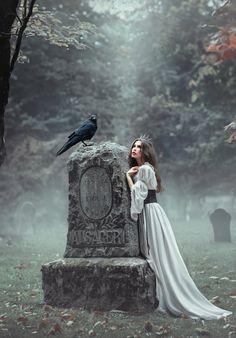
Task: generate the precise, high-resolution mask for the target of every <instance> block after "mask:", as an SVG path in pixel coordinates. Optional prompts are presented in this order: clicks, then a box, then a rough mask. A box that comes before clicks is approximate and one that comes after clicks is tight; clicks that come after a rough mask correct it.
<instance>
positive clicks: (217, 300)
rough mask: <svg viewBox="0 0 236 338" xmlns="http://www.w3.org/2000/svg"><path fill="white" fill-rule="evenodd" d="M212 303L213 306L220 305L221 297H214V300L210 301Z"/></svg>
mask: <svg viewBox="0 0 236 338" xmlns="http://www.w3.org/2000/svg"><path fill="white" fill-rule="evenodd" d="M210 302H211V303H212V304H216V303H220V297H219V296H215V297H213V298H212V299H211V300H210Z"/></svg>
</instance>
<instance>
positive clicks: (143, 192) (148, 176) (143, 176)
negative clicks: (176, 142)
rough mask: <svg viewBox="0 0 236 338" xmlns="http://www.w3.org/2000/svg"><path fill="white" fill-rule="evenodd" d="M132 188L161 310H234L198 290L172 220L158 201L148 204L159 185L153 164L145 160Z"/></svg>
mask: <svg viewBox="0 0 236 338" xmlns="http://www.w3.org/2000/svg"><path fill="white" fill-rule="evenodd" d="M134 181H135V184H134V185H133V186H132V188H131V217H132V219H134V220H136V221H137V220H138V215H139V217H140V218H142V219H143V221H142V224H141V226H140V227H139V231H140V249H141V252H142V254H143V255H144V256H145V257H146V259H147V261H148V263H149V265H150V267H151V268H152V270H153V271H154V273H155V276H156V296H157V299H158V300H159V305H158V310H159V311H161V312H170V313H172V314H174V315H176V316H181V315H185V316H188V317H190V318H193V319H199V318H202V319H206V320H210V319H219V318H221V317H225V316H229V315H230V314H232V312H230V311H227V310H224V309H221V308H219V307H217V306H215V305H213V304H212V303H211V302H210V301H208V300H207V299H206V298H205V297H204V296H203V294H202V293H201V292H200V291H199V290H198V288H197V286H196V285H195V283H194V281H193V280H192V278H191V276H190V275H189V273H188V270H187V268H186V265H185V263H184V261H183V258H182V256H181V254H180V252H179V249H178V246H177V243H176V240H175V236H174V233H173V230H172V228H171V225H170V222H169V220H168V218H167V216H166V214H165V212H164V210H163V209H162V207H161V206H160V205H159V204H158V203H149V204H144V200H145V198H146V197H147V194H148V190H149V189H151V190H153V189H156V186H157V181H156V177H155V172H154V170H153V167H152V166H151V164H149V163H148V162H145V164H144V165H142V166H141V167H140V168H139V171H138V173H137V174H136V175H135V177H134Z"/></svg>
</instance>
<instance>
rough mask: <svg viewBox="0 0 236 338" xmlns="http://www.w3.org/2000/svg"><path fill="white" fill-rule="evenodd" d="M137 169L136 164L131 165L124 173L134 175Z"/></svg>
mask: <svg viewBox="0 0 236 338" xmlns="http://www.w3.org/2000/svg"><path fill="white" fill-rule="evenodd" d="M138 170H139V167H138V166H136V167H132V168H130V169H129V170H128V171H127V173H126V175H129V176H134V175H135V174H137V172H138Z"/></svg>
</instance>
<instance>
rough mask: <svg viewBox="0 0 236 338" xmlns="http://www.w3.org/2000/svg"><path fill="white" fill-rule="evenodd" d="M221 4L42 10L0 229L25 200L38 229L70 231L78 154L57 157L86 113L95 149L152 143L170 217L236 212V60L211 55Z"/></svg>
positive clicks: (14, 96) (17, 112)
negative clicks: (93, 126)
mask: <svg viewBox="0 0 236 338" xmlns="http://www.w3.org/2000/svg"><path fill="white" fill-rule="evenodd" d="M221 3H222V1H205V0H204V1H203V0H199V1H195V0H165V1H163V2H162V1H156V0H150V1H144V0H143V1H142V0H139V1H129V2H128V4H127V1H104V0H99V1H92V0H91V1H76V0H67V1H64V0H62V1H60V2H55V1H51V0H47V1H38V3H37V6H36V7H35V10H34V14H33V16H32V18H31V21H30V23H29V27H28V28H27V29H26V36H25V37H24V39H23V42H22V53H21V55H20V58H19V61H20V62H22V63H20V64H17V65H16V66H15V70H14V72H13V74H12V76H11V90H10V97H9V103H8V105H7V107H6V114H5V121H6V125H5V128H6V133H5V139H6V145H7V158H6V160H5V162H4V164H3V165H2V166H1V170H0V203H1V229H2V230H1V231H8V230H9V229H14V228H15V226H16V224H17V222H18V219H19V218H18V217H19V211H20V210H21V208H22V205H24V203H25V202H27V201H29V202H30V203H32V204H34V206H35V208H36V209H37V213H38V219H40V220H41V223H42V224H50V225H53V224H54V225H58V224H62V223H63V224H65V223H66V216H67V215H66V214H67V203H68V202H67V190H68V184H67V171H66V161H67V159H68V156H69V154H70V153H71V152H72V151H74V150H75V149H76V147H73V149H71V150H70V151H68V152H66V153H65V154H63V155H62V156H61V157H56V156H55V154H56V151H57V150H58V149H59V148H60V146H61V145H62V144H63V143H64V141H65V140H66V138H67V136H68V135H69V133H71V132H72V131H73V129H75V128H77V127H78V126H79V124H80V123H81V122H82V121H83V120H84V119H86V118H87V117H88V115H89V114H91V113H96V114H97V115H98V131H97V133H96V136H95V137H94V142H103V141H114V142H117V143H120V144H123V145H126V146H128V145H129V144H130V143H131V141H132V140H133V139H134V138H135V137H137V136H139V135H140V134H144V133H145V134H148V135H149V136H150V137H151V138H152V140H153V142H154V144H155V147H156V149H157V151H158V154H159V166H160V172H161V176H162V178H163V185H164V187H165V191H164V192H163V193H162V196H161V197H160V199H161V200H162V203H163V204H164V207H167V209H170V208H171V209H172V210H175V211H172V213H171V214H172V217H186V213H189V212H191V213H192V215H191V216H192V217H198V216H199V214H200V213H202V209H203V208H204V207H205V209H204V212H205V215H207V213H209V212H210V211H212V209H213V207H214V208H215V207H219V206H220V207H222V206H224V203H225V202H226V204H227V203H228V201H230V202H229V203H230V211H231V212H235V211H236V210H235V208H236V205H235V203H236V202H235V200H236V187H235V185H234V184H233V182H234V180H235V176H236V173H235V169H234V165H235V156H234V155H235V144H228V143H226V142H225V139H226V135H225V133H224V130H223V127H224V125H226V124H228V123H229V122H231V121H232V120H233V119H234V117H235V103H236V86H235V84H236V59H235V58H233V57H230V58H228V60H221V59H220V58H217V57H215V55H214V54H213V55H212V54H209V52H207V48H206V44H207V41H208V42H209V40H208V38H209V34H212V32H213V31H214V25H215V23H216V18H215V17H213V16H212V15H211V14H212V12H213V10H214V9H215V8H217V6H219V4H221ZM39 18H41V19H40V20H39ZM42 18H44V19H42ZM78 23H79V25H78ZM73 25H74V26H73ZM80 27H82V28H80ZM179 197H181V198H179ZM177 205H178V207H177ZM206 206H207V207H206ZM228 206H229V205H228ZM189 210H190V211H189ZM4 229H5V230H4Z"/></svg>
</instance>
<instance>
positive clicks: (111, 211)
mask: <svg viewBox="0 0 236 338" xmlns="http://www.w3.org/2000/svg"><path fill="white" fill-rule="evenodd" d="M127 154H128V150H127V148H125V147H122V146H120V145H117V144H115V143H110V142H105V143H102V144H98V145H93V146H91V147H90V146H88V147H81V148H79V150H78V151H76V152H73V153H72V155H71V157H70V159H69V162H68V173H69V216H68V223H69V229H68V235H67V246H66V251H65V255H64V256H65V257H67V258H68V257H101V256H102V257H114V256H138V255H139V244H138V231H137V224H136V223H135V222H133V221H132V220H131V218H130V197H129V196H130V191H129V189H128V186H127V182H126V178H125V172H126V170H127V169H128V165H127Z"/></svg>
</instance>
